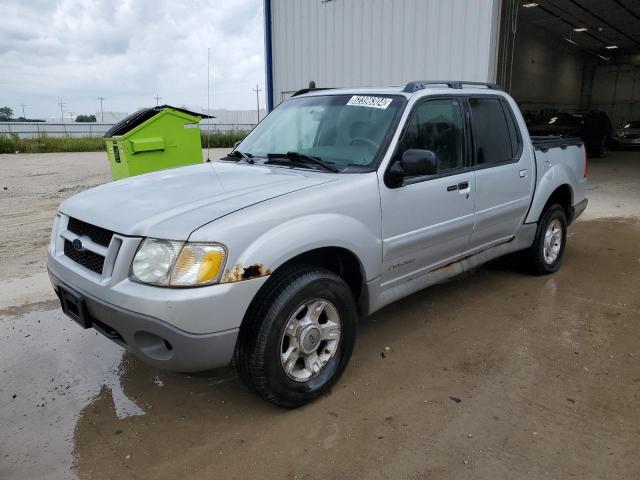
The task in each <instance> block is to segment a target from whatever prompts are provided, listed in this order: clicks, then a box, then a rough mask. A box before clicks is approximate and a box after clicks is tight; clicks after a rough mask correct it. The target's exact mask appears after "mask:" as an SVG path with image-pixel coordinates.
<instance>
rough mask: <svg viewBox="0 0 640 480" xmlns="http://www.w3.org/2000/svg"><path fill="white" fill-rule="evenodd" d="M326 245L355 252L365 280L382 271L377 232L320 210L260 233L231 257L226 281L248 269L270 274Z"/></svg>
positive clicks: (343, 216) (379, 241)
mask: <svg viewBox="0 0 640 480" xmlns="http://www.w3.org/2000/svg"><path fill="white" fill-rule="evenodd" d="M323 247H340V248H344V249H346V250H349V251H350V252H352V253H353V254H354V255H355V256H356V257H357V258H358V260H359V261H360V265H361V268H362V273H363V275H364V276H365V278H366V280H371V279H373V278H375V277H377V276H379V274H380V265H381V255H382V241H381V239H380V238H379V236H378V235H376V234H375V232H372V231H371V229H369V228H368V227H367V226H366V225H365V224H364V223H362V222H360V221H358V220H356V219H354V218H352V217H348V216H345V215H340V214H330V213H318V214H313V215H307V216H304V217H301V218H295V219H291V220H289V221H286V222H284V223H281V224H279V225H277V226H275V227H273V228H271V229H270V230H268V231H266V232H264V233H263V234H261V235H260V236H259V237H257V238H256V239H255V240H253V241H252V242H251V244H250V245H249V246H248V247H247V248H245V249H244V250H243V251H242V252H241V253H240V254H239V255H238V256H237V257H236V258H235V260H234V259H230V260H231V261H232V263H231V264H230V265H227V272H225V276H224V277H223V281H227V282H233V281H237V280H240V279H242V278H243V277H242V276H243V274H244V275H245V276H246V273H245V272H246V270H247V268H249V269H254V272H255V273H256V274H261V275H268V274H270V273H271V272H272V271H274V270H275V269H277V268H278V267H280V266H281V265H283V264H284V263H285V262H287V261H288V260H291V259H292V258H294V257H296V256H298V255H300V254H302V253H305V252H308V251H310V250H315V249H318V248H323Z"/></svg>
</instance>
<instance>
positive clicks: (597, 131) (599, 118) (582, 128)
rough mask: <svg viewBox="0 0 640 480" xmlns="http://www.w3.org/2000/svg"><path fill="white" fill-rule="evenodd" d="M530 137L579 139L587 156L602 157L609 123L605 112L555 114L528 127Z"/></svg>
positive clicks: (609, 127) (605, 149) (606, 141)
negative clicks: (550, 136)
mask: <svg viewBox="0 0 640 480" xmlns="http://www.w3.org/2000/svg"><path fill="white" fill-rule="evenodd" d="M529 132H530V133H531V135H558V136H561V137H580V138H581V139H582V141H583V142H584V144H585V147H586V149H587V152H588V153H589V155H591V156H594V157H603V156H605V155H606V153H607V145H608V144H609V142H610V139H611V133H612V127H611V121H610V120H609V117H608V116H607V114H606V113H605V112H602V111H587V112H555V113H551V114H549V115H548V116H547V117H546V118H545V119H543V120H542V122H540V123H538V124H536V125H533V126H531V127H529Z"/></svg>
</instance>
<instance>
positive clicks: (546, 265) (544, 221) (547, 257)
mask: <svg viewBox="0 0 640 480" xmlns="http://www.w3.org/2000/svg"><path fill="white" fill-rule="evenodd" d="M566 240H567V216H566V214H565V212H564V209H563V208H562V207H561V206H560V205H558V204H554V205H552V206H551V207H549V208H548V209H547V210H546V211H545V212H544V214H543V215H542V218H541V219H540V222H539V223H538V228H537V230H536V236H535V239H534V242H533V245H532V246H531V247H530V248H529V249H528V250H526V251H525V252H524V259H525V262H526V267H527V269H528V270H529V271H530V272H531V273H533V274H534V275H547V274H549V273H553V272H555V271H557V270H558V269H559V268H560V263H561V261H562V255H563V254H564V247H565V244H566Z"/></svg>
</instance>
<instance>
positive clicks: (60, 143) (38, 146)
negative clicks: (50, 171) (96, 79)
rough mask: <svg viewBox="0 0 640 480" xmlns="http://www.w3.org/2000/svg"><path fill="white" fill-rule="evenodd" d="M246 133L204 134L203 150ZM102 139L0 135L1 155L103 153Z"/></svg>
mask: <svg viewBox="0 0 640 480" xmlns="http://www.w3.org/2000/svg"><path fill="white" fill-rule="evenodd" d="M245 136H246V133H245V132H215V133H209V134H207V133H202V134H201V138H202V148H206V147H207V137H209V146H210V147H211V148H229V147H233V145H234V144H235V143H236V142H237V141H239V140H242V139H243V138H244V137H245ZM105 149H106V147H105V144H104V138H102V137H82V138H76V137H48V136H46V135H41V136H39V137H38V138H18V136H17V135H16V134H8V135H7V134H1V133H0V153H16V152H18V153H54V152H101V151H103V150H105Z"/></svg>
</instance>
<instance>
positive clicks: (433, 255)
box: [379, 97, 475, 289]
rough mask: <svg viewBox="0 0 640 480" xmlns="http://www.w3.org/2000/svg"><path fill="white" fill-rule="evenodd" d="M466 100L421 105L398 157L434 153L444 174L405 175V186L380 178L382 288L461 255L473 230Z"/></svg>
mask: <svg viewBox="0 0 640 480" xmlns="http://www.w3.org/2000/svg"><path fill="white" fill-rule="evenodd" d="M463 111H464V110H463V105H462V101H461V100H460V99H458V98H455V97H437V98H433V97H431V98H430V99H427V100H424V101H422V102H420V103H417V104H416V105H415V106H414V108H413V110H412V112H411V114H410V116H409V119H408V121H407V124H406V126H405V128H404V132H403V134H402V137H401V139H400V142H399V143H398V147H397V149H396V152H395V154H394V157H393V159H392V161H391V162H392V163H393V162H395V161H399V160H400V158H401V157H402V154H403V152H404V151H405V150H407V149H421V150H431V151H433V152H434V153H435V155H436V158H437V163H438V172H437V174H435V175H431V176H421V177H413V178H412V177H405V180H404V182H403V183H402V184H401V185H400V186H388V185H387V183H385V181H384V179H383V178H380V180H379V181H380V196H381V204H382V229H383V232H382V233H383V271H382V277H381V283H382V284H381V287H382V288H383V289H384V288H390V287H393V286H394V285H396V284H399V283H401V282H403V281H407V280H410V279H412V278H415V277H417V276H420V275H422V274H424V273H427V272H428V271H430V270H433V269H435V268H438V266H441V265H445V264H447V263H449V262H451V261H453V260H455V259H456V257H459V256H460V255H461V253H462V251H463V250H465V249H466V248H467V245H468V242H469V237H470V235H471V231H472V228H473V219H474V212H473V208H474V192H475V177H474V172H473V168H472V166H471V161H470V158H469V155H468V152H469V150H470V149H469V145H468V141H467V139H468V136H467V133H466V131H467V128H466V124H465V121H464V115H463Z"/></svg>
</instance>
